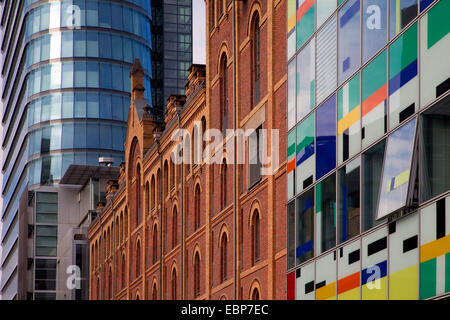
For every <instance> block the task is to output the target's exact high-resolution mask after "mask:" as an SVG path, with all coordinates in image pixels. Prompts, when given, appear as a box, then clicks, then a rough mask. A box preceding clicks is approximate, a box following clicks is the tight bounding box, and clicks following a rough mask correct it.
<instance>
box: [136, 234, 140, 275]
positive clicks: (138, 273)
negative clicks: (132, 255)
mask: <svg viewBox="0 0 450 320" xmlns="http://www.w3.org/2000/svg"><path fill="white" fill-rule="evenodd" d="M140 275H141V242H140V241H139V240H138V241H137V244H136V277H138V276H140Z"/></svg>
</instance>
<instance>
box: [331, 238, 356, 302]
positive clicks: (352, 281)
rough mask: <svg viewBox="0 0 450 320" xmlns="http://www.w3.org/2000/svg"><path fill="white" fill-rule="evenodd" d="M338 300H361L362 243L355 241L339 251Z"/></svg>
mask: <svg viewBox="0 0 450 320" xmlns="http://www.w3.org/2000/svg"><path fill="white" fill-rule="evenodd" d="M337 297H338V300H359V299H360V298H361V243H360V241H359V240H358V241H354V242H352V243H350V244H348V245H346V246H344V247H342V248H340V249H339V250H338V280H337Z"/></svg>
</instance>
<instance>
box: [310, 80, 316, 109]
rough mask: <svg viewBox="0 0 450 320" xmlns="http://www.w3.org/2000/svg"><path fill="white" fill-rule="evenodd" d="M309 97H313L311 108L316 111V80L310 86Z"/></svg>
mask: <svg viewBox="0 0 450 320" xmlns="http://www.w3.org/2000/svg"><path fill="white" fill-rule="evenodd" d="M309 96H310V97H311V99H310V101H311V105H310V108H311V110H312V109H314V106H315V103H316V102H315V99H314V80H312V81H311V83H310V86H309Z"/></svg>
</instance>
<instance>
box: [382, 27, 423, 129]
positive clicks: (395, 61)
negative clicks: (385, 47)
mask: <svg viewBox="0 0 450 320" xmlns="http://www.w3.org/2000/svg"><path fill="white" fill-rule="evenodd" d="M417 42H418V40H417V24H414V25H413V26H411V27H410V28H409V29H408V30H406V31H405V32H404V33H403V34H402V35H401V36H400V37H399V38H398V39H397V40H395V42H393V43H392V45H391V46H390V47H389V127H390V128H393V127H395V126H396V125H398V124H399V123H401V122H402V121H403V120H405V119H407V118H408V117H409V116H411V115H413V114H414V112H415V110H416V108H417V105H418V103H417V102H418V89H417V88H418V84H419V77H418V61H417Z"/></svg>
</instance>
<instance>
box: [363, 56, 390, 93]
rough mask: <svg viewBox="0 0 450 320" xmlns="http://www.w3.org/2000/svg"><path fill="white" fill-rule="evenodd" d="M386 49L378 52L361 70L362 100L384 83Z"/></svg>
mask: <svg viewBox="0 0 450 320" xmlns="http://www.w3.org/2000/svg"><path fill="white" fill-rule="evenodd" d="M386 57H387V54H386V50H384V51H383V52H382V53H380V54H379V55H378V56H377V57H376V58H375V59H374V60H373V61H372V62H370V64H368V65H367V66H366V67H365V68H364V70H363V71H362V100H363V101H364V100H366V99H367V98H368V97H370V96H371V95H372V94H373V93H374V92H375V91H377V90H378V89H379V88H381V87H382V86H383V85H384V84H386V76H387V71H386V64H387V63H386Z"/></svg>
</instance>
